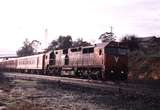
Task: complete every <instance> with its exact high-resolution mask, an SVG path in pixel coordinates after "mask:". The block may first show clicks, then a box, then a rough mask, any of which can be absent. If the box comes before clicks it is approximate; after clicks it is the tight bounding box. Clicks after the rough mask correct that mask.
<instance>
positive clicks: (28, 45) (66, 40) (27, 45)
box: [17, 35, 91, 56]
mask: <svg viewBox="0 0 160 110" xmlns="http://www.w3.org/2000/svg"><path fill="white" fill-rule="evenodd" d="M40 45H41V43H40V42H39V41H37V40H33V41H32V42H30V41H29V40H28V39H25V41H24V42H23V46H22V47H21V48H20V49H19V50H18V51H17V56H28V55H33V54H36V53H37V49H38V47H39V46H40ZM90 45H91V43H90V42H87V41H84V40H83V39H82V38H78V39H77V40H76V41H73V39H72V37H71V36H70V35H67V36H59V37H58V39H57V40H52V42H51V43H50V44H49V46H48V47H47V48H46V49H45V51H50V50H54V49H66V48H71V47H80V46H90Z"/></svg>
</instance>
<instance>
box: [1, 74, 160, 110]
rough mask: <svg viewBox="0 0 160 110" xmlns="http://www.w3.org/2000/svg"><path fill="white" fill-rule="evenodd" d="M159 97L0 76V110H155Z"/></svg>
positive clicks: (158, 107)
mask: <svg viewBox="0 0 160 110" xmlns="http://www.w3.org/2000/svg"><path fill="white" fill-rule="evenodd" d="M159 99H160V98H159V97H154V98H151V97H147V96H130V95H127V94H119V93H114V92H112V93H111V92H106V91H105V92H104V91H99V90H93V89H88V88H81V87H76V86H75V87H71V86H70V85H62V84H60V83H59V84H56V83H53V82H44V81H26V80H13V79H12V80H11V79H10V80H9V79H7V78H6V77H5V76H3V75H0V110H1V108H2V107H3V108H4V109H6V110H144V109H145V110H158V109H160V105H159V103H160V100H159Z"/></svg>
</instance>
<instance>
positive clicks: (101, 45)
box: [95, 42, 110, 48]
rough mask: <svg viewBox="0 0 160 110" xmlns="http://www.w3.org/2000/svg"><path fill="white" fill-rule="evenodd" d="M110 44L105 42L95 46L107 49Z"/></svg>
mask: <svg viewBox="0 0 160 110" xmlns="http://www.w3.org/2000/svg"><path fill="white" fill-rule="evenodd" d="M109 43H110V42H103V43H98V44H95V47H101V48H104V47H106V46H107V45H108V44H109Z"/></svg>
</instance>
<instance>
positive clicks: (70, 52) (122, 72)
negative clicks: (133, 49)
mask: <svg viewBox="0 0 160 110" xmlns="http://www.w3.org/2000/svg"><path fill="white" fill-rule="evenodd" d="M127 51H128V50H127V47H126V46H125V45H123V44H122V43H119V42H113V41H112V42H105V43H99V44H95V45H92V46H86V47H76V48H68V49H58V50H57V49H55V50H52V51H49V52H44V53H41V54H36V55H31V56H24V57H17V58H10V59H6V60H3V61H1V62H0V70H1V71H12V72H25V73H32V74H43V75H57V76H75V77H79V78H80V77H81V78H91V79H103V80H115V79H118V80H126V79H127V75H128V55H127Z"/></svg>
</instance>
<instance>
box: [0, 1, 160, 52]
mask: <svg viewBox="0 0 160 110" xmlns="http://www.w3.org/2000/svg"><path fill="white" fill-rule="evenodd" d="M110 26H113V32H114V33H115V35H116V36H117V37H118V38H117V39H120V37H122V36H123V35H126V34H136V35H138V36H141V37H144V36H151V35H160V1H159V0H1V1H0V38H1V40H0V54H10V53H16V52H15V51H16V50H17V49H18V48H20V47H21V46H22V43H23V41H24V40H25V38H28V39H29V40H30V41H31V40H34V39H36V40H39V41H41V42H42V44H43V45H44V39H45V29H46V28H47V29H48V42H51V40H53V39H57V38H58V36H59V35H71V36H72V38H73V40H75V39H77V38H79V37H82V38H83V39H84V40H87V41H90V42H93V41H96V40H97V39H98V37H99V36H100V35H101V34H102V33H104V32H106V31H110V28H109V27H110Z"/></svg>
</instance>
